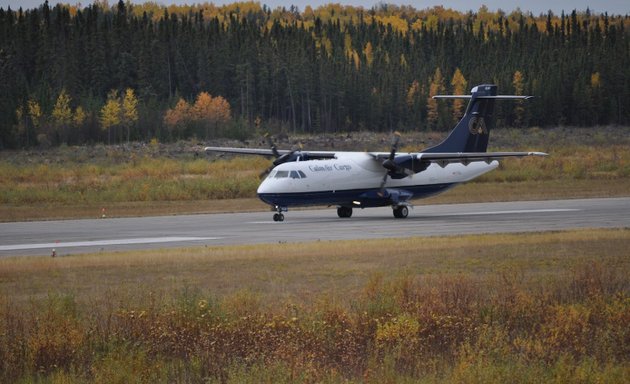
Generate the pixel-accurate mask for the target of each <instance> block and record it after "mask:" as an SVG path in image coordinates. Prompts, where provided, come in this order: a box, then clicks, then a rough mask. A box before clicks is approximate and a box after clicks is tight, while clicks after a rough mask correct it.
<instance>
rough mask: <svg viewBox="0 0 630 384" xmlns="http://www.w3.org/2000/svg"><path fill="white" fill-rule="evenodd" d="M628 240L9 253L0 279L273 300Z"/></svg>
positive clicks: (557, 261) (78, 288) (541, 272)
mask: <svg viewBox="0 0 630 384" xmlns="http://www.w3.org/2000/svg"><path fill="white" fill-rule="evenodd" d="M628 247H630V231H628V230H580V231H570V232H559V233H556V232H548V233H539V234H531V235H525V234H523V235H521V234H506V235H474V236H458V237H438V238H405V239H378V240H350V241H330V242H315V243H299V244H292V243H289V244H269V245H267V244H262V245H243V246H230V247H207V246H206V247H203V248H184V249H176V250H173V249H160V250H151V251H137V252H116V253H97V254H87V255H76V256H64V257H62V258H56V259H51V258H49V257H26V258H7V259H2V260H0V279H1V280H0V281H1V284H0V286H1V287H2V288H3V290H4V291H5V292H13V293H12V294H11V296H13V297H17V296H21V297H23V298H28V297H33V296H35V297H42V296H45V295H47V294H49V293H51V292H59V293H67V292H72V293H73V295H74V296H75V298H76V299H77V300H81V301H83V300H90V299H92V298H93V296H92V295H96V296H98V295H100V294H101V293H102V292H103V290H120V289H122V290H123V291H129V292H133V291H134V290H135V289H136V288H137V287H139V286H143V287H151V289H152V290H155V291H162V292H163V293H164V294H168V293H169V292H178V291H179V290H181V289H182V288H184V287H186V286H188V285H190V286H194V287H197V288H199V289H201V290H204V291H208V292H212V293H213V294H217V295H229V294H233V293H235V292H238V291H240V290H243V289H246V290H251V291H253V292H257V294H259V295H261V297H262V298H264V299H265V300H264V301H265V302H270V303H271V302H277V301H278V300H279V299H287V298H294V299H296V300H300V301H302V300H304V299H305V298H308V297H310V298H313V297H316V296H317V295H319V294H324V293H325V294H334V293H335V292H340V291H343V292H347V293H356V292H357V291H358V290H360V289H361V287H363V285H364V284H365V283H366V281H367V279H368V277H369V276H371V275H372V274H374V273H381V274H382V273H384V274H385V275H387V276H389V277H392V276H397V275H398V274H405V273H412V274H414V275H432V274H457V273H474V274H475V275H477V276H487V275H497V274H500V273H502V271H504V270H507V269H517V270H527V274H528V275H531V276H535V277H536V278H542V277H547V276H552V275H553V274H555V273H558V272H559V271H561V270H564V269H566V263H567V262H569V263H571V264H573V263H575V262H576V260H581V259H584V258H587V257H590V256H592V255H595V254H599V255H601V257H602V260H604V261H605V260H616V262H624V263H630V259H628V258H627V257H626V256H627V249H628ZM549 255H552V256H549ZM626 267H627V265H626V266H625V267H624V268H626Z"/></svg>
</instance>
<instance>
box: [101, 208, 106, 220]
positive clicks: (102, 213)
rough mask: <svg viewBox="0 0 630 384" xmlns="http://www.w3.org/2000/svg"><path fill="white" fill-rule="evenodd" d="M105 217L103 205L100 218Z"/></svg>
mask: <svg viewBox="0 0 630 384" xmlns="http://www.w3.org/2000/svg"><path fill="white" fill-rule="evenodd" d="M106 217H107V215H105V207H103V208H102V209H101V219H104V218H106Z"/></svg>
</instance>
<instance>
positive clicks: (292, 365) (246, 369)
mask: <svg viewBox="0 0 630 384" xmlns="http://www.w3.org/2000/svg"><path fill="white" fill-rule="evenodd" d="M591 232H594V233H592V234H591V233H590V232H589V233H588V235H587V232H586V231H578V232H575V233H574V234H568V235H565V234H562V233H559V234H545V235H536V234H534V235H510V236H503V237H501V236H494V235H493V236H484V237H483V238H482V242H481V243H480V244H479V245H478V248H477V249H474V250H471V251H470V252H471V254H469V255H466V253H461V255H462V256H461V258H462V260H460V261H459V262H460V263H461V264H458V265H461V266H460V267H458V269H457V270H455V271H452V268H454V267H455V266H454V265H452V264H449V265H446V266H442V267H440V269H438V270H435V271H434V272H433V273H430V274H429V273H426V274H417V273H414V271H413V270H410V269H403V270H402V271H403V272H402V273H400V272H397V273H392V272H391V269H392V268H400V265H398V264H399V263H403V262H404V263H409V262H410V260H412V259H411V258H415V259H423V258H429V259H430V258H431V257H432V254H436V255H437V254H441V253H442V252H444V251H445V250H446V251H447V253H448V252H459V251H457V250H455V249H454V247H456V244H457V243H458V241H459V240H458V239H455V238H452V239H450V240H449V241H445V240H444V239H442V240H439V239H433V240H431V239H426V240H424V241H425V242H426V243H428V246H427V247H421V246H420V247H418V246H417V245H415V246H414V248H415V249H414V250H413V251H414V253H413V254H412V255H411V256H409V258H407V259H404V260H403V259H399V258H397V257H399V255H398V253H399V252H407V251H406V250H397V249H396V248H390V249H391V251H390V252H389V253H390V255H388V257H390V258H391V261H390V262H389V263H388V266H387V267H380V268H378V269H377V270H371V272H369V274H368V277H367V279H365V280H364V283H362V285H361V288H360V289H359V290H358V291H352V290H351V291H350V292H352V293H348V292H346V291H344V292H338V293H337V294H332V293H326V294H320V295H317V296H315V297H312V298H311V300H309V301H301V302H298V303H297V304H296V301H295V300H287V301H284V302H273V303H269V302H267V301H266V297H267V296H265V295H264V294H261V293H255V292H253V291H251V290H248V289H245V290H237V291H235V292H233V293H229V294H226V295H221V296H219V295H215V294H213V293H212V292H208V291H204V290H202V289H199V288H196V286H195V285H192V286H191V285H187V284H184V285H182V286H180V288H178V289H177V290H176V291H175V292H173V291H169V292H165V291H161V290H160V287H161V286H160V285H155V284H148V283H147V284H146V285H145V286H140V287H139V289H135V290H134V291H133V292H130V291H128V290H126V289H116V288H109V289H106V290H103V291H101V292H96V293H92V294H88V295H82V294H81V293H79V292H73V291H72V290H70V289H63V288H61V289H55V290H52V289H51V290H50V293H49V294H48V296H45V297H43V298H38V297H37V296H35V297H33V298H31V299H30V300H21V299H17V297H19V295H20V293H19V292H10V291H7V290H4V291H3V293H2V295H0V381H2V382H17V381H22V382H29V381H33V382H34V381H37V382H100V383H111V382H129V381H133V382H199V383H201V382H234V383H241V382H250V383H254V382H256V383H257V382H270V383H271V382H273V383H275V382H287V383H289V382H330V383H336V382H373V383H382V382H464V383H482V382H483V383H487V382H522V383H539V382H557V383H565V382H584V383H588V382H593V383H596V382H609V383H622V382H625V381H626V380H627V378H628V377H630V376H629V375H630V327H628V324H630V273H629V272H630V267H629V264H630V260H629V259H628V254H627V245H628V231H627V230H622V231H591ZM554 236H555V238H556V241H561V244H560V245H558V249H559V250H561V252H550V253H547V252H548V250H549V249H551V248H538V247H535V246H532V245H529V246H528V247H524V248H523V249H526V252H524V251H523V250H519V249H521V248H517V249H515V248H511V247H510V246H509V245H508V243H505V242H506V241H508V240H510V239H511V241H512V242H517V243H520V244H522V245H524V246H525V245H528V244H530V242H531V243H532V244H533V243H535V242H540V241H541V240H544V243H551V242H552V240H553V238H554ZM581 237H584V238H585V240H583V241H580V238H581ZM497 240H498V241H497ZM392 241H393V240H389V242H390V243H391V242H392ZM399 241H400V240H399ZM470 241H473V239H472V237H467V238H466V239H465V242H470ZM400 242H401V243H404V242H402V241H400ZM477 243H479V241H477ZM486 243H488V244H489V245H488V246H484V245H483V244H486ZM334 244H337V243H332V245H331V246H334ZM388 244H389V243H388ZM413 244H417V243H413ZM454 244H455V245H454ZM342 245H343V244H342ZM497 245H500V246H497ZM406 246H407V245H405V244H401V249H405V247H406ZM320 247H321V245H319V244H311V245H302V246H295V247H291V248H290V250H294V251H296V252H297V251H299V250H301V251H300V252H302V253H304V255H303V256H300V257H303V258H304V259H307V258H315V256H307V255H309V254H311V253H313V254H317V252H324V251H325V249H327V248H326V247H327V246H324V248H320ZM366 247H369V248H377V247H378V244H376V242H374V241H373V242H370V244H369V245H368V246H366ZM259 248H260V247H259ZM263 248H264V247H263ZM341 248H342V249H345V248H343V246H342V247H341ZM238 249H240V250H241V251H240V252H243V253H244V257H245V259H244V260H245V261H247V263H249V264H256V265H257V269H258V270H260V271H261V273H265V272H262V271H266V269H265V263H268V262H274V261H273V260H275V259H279V260H276V261H277V262H279V263H280V264H281V265H284V264H286V263H287V262H296V263H298V264H299V263H300V261H299V260H300V259H299V258H296V259H286V258H285V256H269V258H268V259H267V258H265V256H263V255H260V254H259V252H260V250H259V249H253V248H245V247H243V248H238ZM269 249H272V248H271V247H269ZM585 250H586V251H585ZM597 250H599V252H607V254H605V255H604V254H598V253H597V252H598V251H597ZM283 251H286V249H284V250H283ZM171 252H175V253H172V254H170V255H171V256H170V257H166V256H164V257H160V258H156V259H150V257H149V256H148V255H146V254H142V255H141V256H140V257H134V256H133V255H127V256H124V257H120V260H119V261H118V263H119V265H120V268H121V271H122V270H124V269H129V268H134V266H135V265H137V263H147V264H155V263H159V264H166V265H167V266H168V265H171V264H172V263H176V261H175V259H173V258H176V257H177V252H176V251H171ZM213 252H220V251H219V250H218V249H217V250H215V251H212V252H211V253H210V254H209V255H208V256H206V257H212V256H211V254H212V253H213ZM228 252H229V251H228ZM512 252H515V254H512ZM539 252H544V254H539ZM248 253H252V256H247V255H245V254H248ZM202 254H203V251H202V250H199V251H198V255H197V256H194V257H192V256H189V257H184V259H183V261H181V262H183V263H185V265H188V268H194V265H195V264H198V265H203V264H204V263H205V262H204V257H203V256H201V255H202ZM458 254H459V253H458ZM574 254H579V255H582V256H580V257H579V258H574V257H573V256H572V255H574ZM611 255H616V256H612V258H611ZM624 255H625V256H624ZM228 256H229V255H226V257H228ZM376 256H378V255H376ZM105 257H106V260H105V265H108V264H110V263H113V262H114V261H115V257H111V258H110V257H107V256H105ZM231 257H232V256H230V258H231ZM347 257H348V258H350V259H351V260H354V259H355V258H356V256H355V255H354V254H348V255H347ZM380 257H383V256H382V255H381V256H380ZM495 257H505V258H506V259H509V260H508V261H507V263H506V264H505V265H504V266H503V267H501V268H496V266H495V265H494V264H495V263H496V261H495ZM188 258H190V260H188ZM440 258H442V257H440ZM97 259H98V258H97V257H94V259H93V260H92V259H91V258H90V257H89V256H88V257H87V258H86V256H78V257H76V258H68V259H67V260H63V259H60V260H54V262H55V263H57V262H61V263H64V262H65V264H68V266H67V267H64V268H54V267H52V261H49V260H50V259H42V260H41V261H39V262H33V261H24V262H7V263H2V264H0V265H2V266H5V265H6V266H7V268H5V270H4V272H2V273H1V274H0V278H1V279H2V281H3V282H4V283H3V286H4V287H7V286H10V282H11V281H12V280H14V279H16V278H20V274H19V273H18V272H19V270H20V264H21V263H25V264H24V265H26V264H28V265H30V266H29V267H28V268H29V270H30V271H31V273H37V274H38V276H39V274H40V272H46V271H48V272H47V273H49V274H50V275H58V274H62V273H65V274H74V273H84V274H86V273H88V274H90V273H91V272H88V271H89V268H90V263H97ZM75 260H76V264H77V265H76V268H73V267H71V265H72V264H73V263H75ZM361 260H362V261H363V262H364V263H365V264H369V263H371V262H373V261H372V255H370V253H369V252H367V255H365V256H363V257H362V258H361ZM510 260H511V261H510ZM527 260H531V262H528V261H527ZM305 261H307V260H305ZM224 262H225V261H221V263H224ZM242 262H243V260H241V261H239V263H242ZM347 262H348V261H346V260H339V261H336V262H335V263H336V264H334V265H336V266H339V265H341V264H342V263H347ZM453 262H455V261H451V263H453ZM318 263H320V264H321V263H327V261H326V260H325V259H322V260H319V261H318ZM545 263H548V267H547V268H551V269H553V271H554V272H553V273H549V271H547V270H545V265H547V264H545ZM95 265H96V264H95ZM173 265H174V264H173ZM234 265H238V264H234ZM169 268H170V267H169ZM231 268H232V267H231ZM277 268H280V267H279V266H278V265H275V264H274V267H273V269H274V270H275V269H277ZM297 268H299V266H298V267H297ZM350 268H351V269H353V270H356V271H357V272H356V273H357V276H358V275H359V274H361V273H364V272H366V271H368V270H369V269H365V268H366V267H365V266H362V264H359V263H353V264H352V265H351V266H350ZM494 268H496V269H494ZM336 270H337V269H336V268H335V269H332V270H331V271H330V273H335V272H336ZM399 270H400V269H399ZM473 270H474V272H473ZM480 270H488V271H489V270H495V271H496V272H492V273H490V272H485V273H480V272H479V271H480ZM0 272H1V271H0ZM239 273H241V272H239V271H238V270H235V271H233V272H232V274H233V276H239ZM276 273H279V272H277V271H276ZM302 273H303V274H304V276H308V275H309V272H308V271H303V272H302ZM94 276H96V274H94ZM118 276H119V274H112V272H108V277H106V279H109V280H113V281H118V280H119V279H120V278H119V277H118ZM216 277H218V276H214V275H212V274H206V275H205V276H204V278H206V279H213V278H216ZM101 278H102V277H101ZM127 278H128V277H127ZM38 279H40V278H39V277H38ZM95 283H98V281H96V282H95ZM7 284H8V285H7ZM38 284H43V285H45V284H46V283H45V282H43V281H39V282H38ZM238 284H241V285H243V286H245V287H247V286H248V282H247V281H243V280H239V282H238ZM53 292H54V293H53Z"/></svg>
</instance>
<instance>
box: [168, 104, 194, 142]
mask: <svg viewBox="0 0 630 384" xmlns="http://www.w3.org/2000/svg"><path fill="white" fill-rule="evenodd" d="M190 109H191V106H190V104H188V103H187V102H186V100H184V99H181V98H180V99H179V101H177V104H176V105H175V107H173V108H170V109H168V110H167V111H166V113H165V114H164V124H165V125H166V128H167V129H168V131H169V132H170V134H171V135H172V136H175V137H176V138H180V136H181V134H182V133H183V132H184V130H185V129H186V125H187V124H188V123H189V122H190V120H191V116H190Z"/></svg>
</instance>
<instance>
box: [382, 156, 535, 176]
mask: <svg viewBox="0 0 630 384" xmlns="http://www.w3.org/2000/svg"><path fill="white" fill-rule="evenodd" d="M370 155H371V156H372V158H374V159H375V160H376V161H379V162H382V163H383V164H384V166H385V163H387V162H388V161H389V160H388V159H389V158H390V156H391V154H388V153H384V152H380V153H370ZM526 156H547V154H546V153H544V152H454V153H422V152H421V153H400V154H397V155H396V156H395V157H394V158H393V161H392V162H393V163H394V165H387V166H385V167H386V168H388V169H390V170H392V171H394V172H395V173H398V174H400V175H401V176H404V175H407V176H408V175H410V174H413V173H419V172H422V171H424V170H425V169H427V167H428V166H429V165H430V164H431V163H436V164H438V165H439V166H440V167H442V168H444V167H446V166H447V165H448V164H452V163H459V164H464V165H468V164H470V163H472V162H475V161H483V162H486V163H488V164H490V162H492V161H494V160H501V159H505V158H509V157H526ZM403 174H404V175H403Z"/></svg>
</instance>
